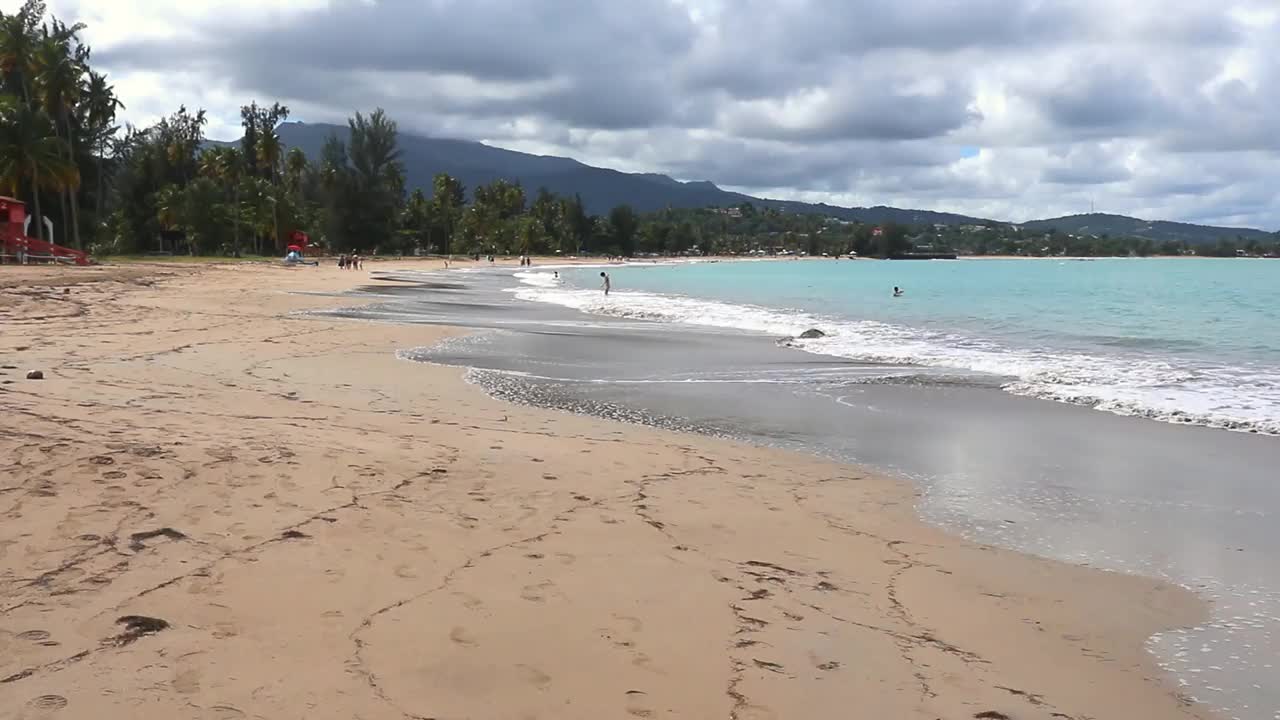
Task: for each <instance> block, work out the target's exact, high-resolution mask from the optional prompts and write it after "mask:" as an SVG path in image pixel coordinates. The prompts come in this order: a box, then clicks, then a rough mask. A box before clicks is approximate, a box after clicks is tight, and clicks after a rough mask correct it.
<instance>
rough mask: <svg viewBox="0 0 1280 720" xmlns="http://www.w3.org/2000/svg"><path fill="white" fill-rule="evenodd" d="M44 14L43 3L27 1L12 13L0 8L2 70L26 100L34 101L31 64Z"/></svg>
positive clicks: (0, 65)
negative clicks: (38, 27) (38, 28)
mask: <svg viewBox="0 0 1280 720" xmlns="http://www.w3.org/2000/svg"><path fill="white" fill-rule="evenodd" d="M43 16H44V7H43V5H41V4H40V3H38V2H28V3H26V4H25V5H23V6H22V9H21V10H19V11H18V12H16V13H13V14H12V15H5V14H4V13H2V12H0V72H3V73H4V76H5V79H7V80H9V81H10V82H12V83H13V85H15V86H17V88H18V90H20V91H21V94H22V100H23V102H26V103H30V102H31V65H32V62H31V61H32V56H33V55H34V53H35V37H36V34H35V31H36V27H37V26H38V25H39V24H40V20H41V18H42V17H43Z"/></svg>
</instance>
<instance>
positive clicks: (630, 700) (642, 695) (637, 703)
mask: <svg viewBox="0 0 1280 720" xmlns="http://www.w3.org/2000/svg"><path fill="white" fill-rule="evenodd" d="M624 707H625V708H626V710H627V714H628V715H630V716H631V717H639V718H647V717H653V710H652V709H650V706H649V695H648V693H646V692H645V691H643V690H628V691H627V695H626V702H625V704H624Z"/></svg>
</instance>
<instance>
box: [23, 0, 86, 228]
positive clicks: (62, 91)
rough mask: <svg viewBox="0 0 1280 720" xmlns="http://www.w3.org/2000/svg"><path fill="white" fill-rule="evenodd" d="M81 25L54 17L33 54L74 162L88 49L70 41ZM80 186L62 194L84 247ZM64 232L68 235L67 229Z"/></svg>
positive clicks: (46, 102)
mask: <svg viewBox="0 0 1280 720" xmlns="http://www.w3.org/2000/svg"><path fill="white" fill-rule="evenodd" d="M82 27H84V26H83V25H80V24H77V25H72V26H71V27H67V26H66V25H63V24H62V23H61V22H59V21H57V20H54V21H53V29H52V30H50V29H49V27H47V26H46V27H45V28H44V35H43V37H41V38H40V41H39V42H38V43H37V44H36V51H35V58H34V67H35V71H36V76H35V78H36V89H37V95H38V96H39V98H40V100H41V104H43V106H44V108H45V110H46V111H47V112H48V113H49V117H51V118H54V119H55V121H56V122H55V124H54V130H55V132H57V131H58V129H59V128H58V126H57V125H58V122H60V123H61V125H62V128H61V130H62V132H63V134H64V137H66V140H67V143H66V153H67V160H68V161H71V162H74V161H75V134H74V133H73V132H72V129H71V112H72V111H73V110H74V109H75V107H76V105H77V103H78V102H79V100H80V76H81V74H82V70H83V65H82V63H81V61H82V59H83V58H84V57H85V53H86V50H85V49H84V48H83V47H77V48H75V50H74V51H73V49H72V45H71V41H72V40H74V39H75V37H76V33H77V32H78V31H79V30H80V28H82ZM77 188H78V185H77V187H76V188H67V189H66V190H65V191H64V194H63V196H62V198H61V199H62V202H63V203H64V205H63V222H64V223H66V222H67V220H68V216H67V213H66V208H67V205H66V203H67V202H68V201H69V202H70V206H71V214H70V225H71V235H72V237H73V238H74V242H75V246H76V247H77V248H82V249H83V247H84V245H83V244H82V243H81V242H80V222H79V216H80V213H79V205H80V198H79V193H78V192H73V191H74V190H75V189H77ZM63 235H64V237H65V235H66V233H65V231H64V233H63Z"/></svg>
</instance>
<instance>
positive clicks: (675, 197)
mask: <svg viewBox="0 0 1280 720" xmlns="http://www.w3.org/2000/svg"><path fill="white" fill-rule="evenodd" d="M278 132H279V133H280V138H281V141H282V142H283V143H284V144H285V145H286V146H287V147H297V148H301V149H302V150H303V152H305V153H306V154H307V157H309V158H318V157H320V149H321V147H323V145H324V141H325V140H326V139H327V138H328V137H329V136H330V135H337V136H338V138H339V139H340V140H343V141H344V142H345V141H346V140H347V138H348V136H349V132H350V131H349V129H348V128H347V126H345V125H328V124H321V123H301V122H287V123H284V124H282V125H280V127H279V130H278ZM211 144H215V143H211ZM216 144H231V143H216ZM400 150H401V160H402V162H403V163H404V166H405V175H406V178H405V180H406V186H407V187H409V188H418V187H420V188H422V190H423V192H425V193H427V194H430V192H431V181H432V178H433V177H434V176H435V175H436V173H442V172H443V173H448V174H450V175H452V176H454V177H456V178H458V179H459V180H461V181H462V183H463V184H464V185H465V186H466V187H467V189H468V191H470V190H471V189H473V188H475V187H476V186H477V185H483V184H487V183H491V182H493V181H494V180H498V179H506V180H511V181H517V180H518V181H519V182H520V183H521V184H522V185H524V187H525V189H526V191H528V192H529V193H530V194H532V193H533V192H536V190H537V189H538V188H540V187H545V188H547V189H548V190H550V191H552V192H554V193H557V194H561V195H573V194H575V193H576V194H579V195H581V197H582V200H583V203H584V204H585V205H586V207H587V211H588V212H590V213H593V214H604V213H607V212H608V211H609V210H610V209H612V208H613V207H614V206H617V205H622V204H627V205H630V206H631V207H632V208H634V209H635V210H636V211H638V212H653V211H656V210H662V209H665V208H668V207H672V208H700V207H709V206H730V205H740V204H742V203H745V202H750V203H753V204H755V205H757V206H759V207H773V208H777V209H779V210H784V211H787V212H794V213H809V214H821V215H828V216H831V217H834V218H838V219H841V220H849V221H857V222H863V223H877V224H878V223H888V222H896V223H902V224H908V225H932V224H945V225H978V224H984V223H989V222H993V221H991V220H987V219H984V218H977V217H972V216H969V215H961V214H958V213H948V212H937V211H933V210H911V209H902V208H894V207H886V206H883V205H878V206H875V207H869V208H868V207H853V208H848V207H839V206H836V205H827V204H825V203H804V202H798V201H793V200H773V199H768V198H757V197H752V196H750V195H745V194H743V193H737V192H731V191H728V190H723V189H721V188H719V187H717V186H716V185H715V184H714V183H712V182H709V181H706V180H695V181H689V182H682V181H679V180H675V179H673V178H671V177H668V176H667V175H662V174H659V173H625V172H620V171H618V170H612V169H609V168H600V167H593V166H591V165H586V164H584V163H581V162H579V161H577V160H574V159H572V158H566V157H557V156H552V155H533V154H530V153H523V152H518V151H515V150H505V149H502V148H496V147H492V146H489V145H485V144H483V143H479V142H474V141H469V140H451V139H443V138H431V137H424V136H421V135H414V134H410V133H404V132H402V133H401V134H400ZM999 224H1002V225H1012V224H1013V223H1004V222H1000V223H999ZM1020 226H1021V227H1022V228H1024V229H1027V230H1032V231H1048V230H1050V229H1055V230H1058V231H1061V232H1065V233H1069V234H1073V235H1085V234H1092V235H1102V234H1104V233H1105V234H1108V235H1113V236H1136V237H1149V238H1151V239H1152V240H1155V241H1161V242H1163V241H1166V240H1176V241H1182V242H1188V243H1211V242H1217V240H1218V239H1219V238H1222V237H1229V238H1235V237H1236V236H1237V235H1239V236H1241V237H1244V238H1246V239H1251V238H1258V239H1263V238H1272V237H1273V236H1272V234H1271V233H1268V232H1266V231H1263V230H1257V229H1254V228H1222V227H1213V226H1207V225H1194V224H1190V223H1178V222H1168V221H1163V220H1158V221H1147V220H1140V219H1138V218H1131V217H1126V216H1123V215H1106V214H1101V213H1094V214H1088V215H1071V216H1066V217H1061V218H1053V219H1048V220H1035V221H1031V222H1027V223H1021V224H1020Z"/></svg>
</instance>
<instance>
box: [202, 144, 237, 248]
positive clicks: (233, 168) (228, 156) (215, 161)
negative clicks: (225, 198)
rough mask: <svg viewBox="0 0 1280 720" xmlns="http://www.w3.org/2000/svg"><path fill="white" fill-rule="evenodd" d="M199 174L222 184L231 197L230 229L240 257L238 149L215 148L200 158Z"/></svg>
mask: <svg viewBox="0 0 1280 720" xmlns="http://www.w3.org/2000/svg"><path fill="white" fill-rule="evenodd" d="M200 173H201V174H202V175H204V176H206V177H209V178H211V179H213V180H217V181H218V182H220V183H221V184H222V188H223V192H225V193H227V194H229V195H231V198H232V200H231V208H232V209H231V229H232V233H233V247H234V249H235V254H236V257H239V256H240V223H241V218H240V215H241V208H240V184H241V183H240V178H241V176H242V175H243V174H244V162H243V158H242V157H241V155H240V149H239V148H235V147H215V148H210V149H208V150H206V151H204V153H203V154H201V156H200Z"/></svg>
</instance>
